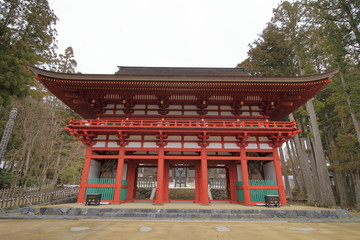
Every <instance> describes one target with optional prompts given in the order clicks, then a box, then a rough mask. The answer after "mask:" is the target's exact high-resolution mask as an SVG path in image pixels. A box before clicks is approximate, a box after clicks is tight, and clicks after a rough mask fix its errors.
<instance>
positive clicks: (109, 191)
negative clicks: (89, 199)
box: [85, 188, 114, 200]
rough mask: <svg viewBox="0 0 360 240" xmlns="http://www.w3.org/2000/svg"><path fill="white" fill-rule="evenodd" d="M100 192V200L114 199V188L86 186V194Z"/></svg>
mask: <svg viewBox="0 0 360 240" xmlns="http://www.w3.org/2000/svg"><path fill="white" fill-rule="evenodd" d="M93 193H100V194H101V200H114V188H86V194H85V198H86V195H87V194H93Z"/></svg>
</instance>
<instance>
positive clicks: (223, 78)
mask: <svg viewBox="0 0 360 240" xmlns="http://www.w3.org/2000/svg"><path fill="white" fill-rule="evenodd" d="M28 68H29V69H30V70H31V71H32V72H33V73H34V75H36V76H38V75H40V76H44V77H48V78H55V79H63V80H76V81H79V80H80V81H81V80H84V81H85V80H86V81H91V80H93V81H158V82H159V81H160V82H171V81H182V82H215V81H216V82H254V83H256V82H260V83H303V82H313V81H320V80H324V79H331V78H333V76H334V75H335V74H336V73H338V70H333V71H330V72H327V73H322V74H316V75H310V76H298V77H258V76H248V75H244V72H242V73H241V71H240V70H239V72H237V71H236V70H235V69H236V68H151V67H150V68H146V67H125V69H123V70H119V72H117V73H116V74H70V73H57V72H52V71H47V70H43V69H40V68H37V67H34V66H29V67H28ZM123 68H124V67H123Z"/></svg>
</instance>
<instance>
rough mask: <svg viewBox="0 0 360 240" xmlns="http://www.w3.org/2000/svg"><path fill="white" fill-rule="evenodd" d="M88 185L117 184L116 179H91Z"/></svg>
mask: <svg viewBox="0 0 360 240" xmlns="http://www.w3.org/2000/svg"><path fill="white" fill-rule="evenodd" d="M88 184H115V178H89V179H88Z"/></svg>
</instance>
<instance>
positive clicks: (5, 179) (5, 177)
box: [0, 169, 13, 188]
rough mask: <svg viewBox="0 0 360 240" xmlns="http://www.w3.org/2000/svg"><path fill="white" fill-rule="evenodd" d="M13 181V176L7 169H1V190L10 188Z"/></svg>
mask: <svg viewBox="0 0 360 240" xmlns="http://www.w3.org/2000/svg"><path fill="white" fill-rule="evenodd" d="M12 181H13V174H12V173H11V172H10V171H7V170H5V169H0V188H9V187H10V186H11V183H12Z"/></svg>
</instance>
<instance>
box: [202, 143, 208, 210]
mask: <svg viewBox="0 0 360 240" xmlns="http://www.w3.org/2000/svg"><path fill="white" fill-rule="evenodd" d="M200 168H201V203H202V204H204V205H208V204H210V201H209V193H208V169H207V156H206V147H205V146H203V147H201V167H200Z"/></svg>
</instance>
